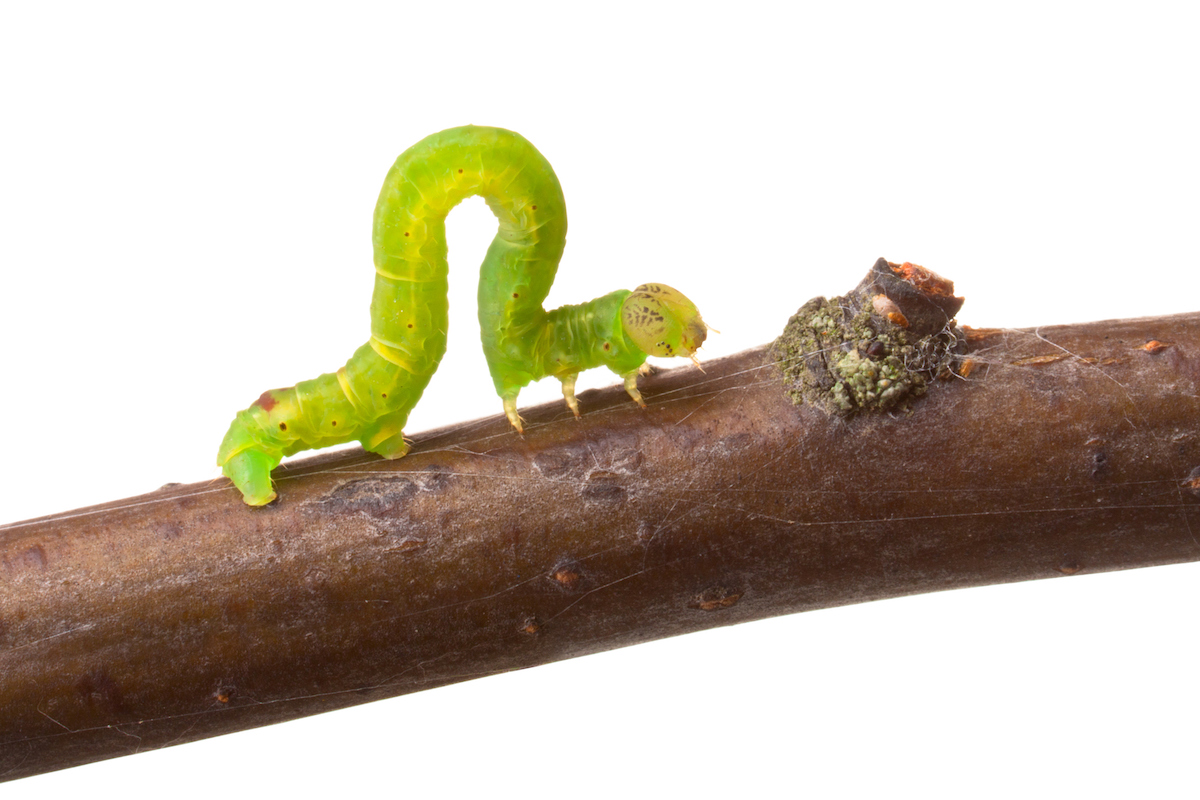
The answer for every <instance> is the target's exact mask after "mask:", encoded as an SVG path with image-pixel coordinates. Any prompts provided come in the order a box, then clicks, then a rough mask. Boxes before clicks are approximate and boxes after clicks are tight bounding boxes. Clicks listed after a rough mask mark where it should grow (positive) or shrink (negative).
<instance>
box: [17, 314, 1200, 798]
mask: <svg viewBox="0 0 1200 800" xmlns="http://www.w3.org/2000/svg"><path fill="white" fill-rule="evenodd" d="M889 296H890V295H889ZM893 299H894V298H893ZM898 302H899V301H898ZM860 305H861V303H860ZM901 305H903V303H901ZM876 310H878V311H880V312H881V313H883V314H884V315H885V316H886V315H887V314H889V313H891V306H888V305H886V304H883V305H878V304H877V306H876ZM950 313H951V314H952V313H953V312H950ZM902 316H903V315H902ZM959 333H960V334H962V340H963V344H962V346H961V347H960V348H959V350H960V352H958V353H957V354H956V355H955V360H954V362H953V364H952V365H950V367H948V368H947V369H945V370H943V371H942V374H941V377H940V379H934V380H932V381H931V382H930V384H929V385H928V387H927V390H926V392H925V394H924V396H922V397H919V398H916V399H915V400H913V401H912V402H910V403H908V404H907V410H905V409H904V408H894V409H892V410H890V411H889V412H885V413H861V414H855V415H853V416H849V417H847V416H839V415H831V414H829V413H828V412H827V411H825V410H821V409H818V408H815V407H813V406H812V405H795V404H793V402H792V400H791V399H789V385H788V381H787V380H785V379H784V378H783V377H782V373H781V371H780V369H779V367H778V366H777V365H775V364H774V363H772V357H771V356H770V355H769V353H770V352H771V350H770V349H769V348H766V347H764V348H760V349H756V350H751V351H747V352H744V353H741V354H739V355H737V356H733V357H730V358H727V359H723V360H720V361H716V362H711V363H707V364H705V370H706V372H705V373H704V374H702V373H700V372H698V371H696V370H695V369H692V368H683V369H677V370H672V371H669V372H665V373H662V374H659V375H656V376H653V377H650V378H648V379H645V380H644V381H643V392H644V394H645V395H646V398H647V400H648V402H649V403H650V408H649V410H648V411H642V410H640V409H638V408H637V407H636V406H634V405H633V404H632V403H630V402H628V399H627V398H626V397H624V392H623V390H622V389H621V388H620V387H614V388H613V389H611V390H605V391H601V392H589V393H586V394H584V395H583V396H581V400H582V401H583V404H584V408H585V414H584V416H583V419H582V421H581V422H578V423H577V422H575V421H574V420H572V419H570V418H569V415H568V414H567V413H566V412H565V410H564V409H562V408H561V407H560V406H558V405H555V406H547V407H541V408H538V409H534V410H531V411H529V412H527V413H526V415H525V416H526V418H527V420H528V422H529V425H528V428H527V433H526V435H525V437H524V438H523V439H522V438H519V437H517V436H516V435H515V434H513V433H512V432H511V431H510V430H509V429H508V426H507V423H506V422H505V421H504V420H503V419H502V418H493V419H490V420H486V421H483V422H480V423H477V424H472V425H466V426H460V427H457V428H455V429H450V430H446V431H441V432H434V433H432V434H429V435H427V436H423V437H420V438H418V440H417V444H416V446H415V448H414V451H413V453H412V454H411V455H409V456H408V457H406V458H404V459H402V460H399V461H395V462H387V461H383V460H380V459H378V458H376V457H374V456H367V455H364V454H363V453H362V452H361V451H353V452H347V453H338V454H333V455H326V456H318V457H316V458H312V459H308V460H306V461H303V462H295V463H294V464H292V465H290V466H288V467H286V468H285V469H284V470H283V471H282V472H281V473H278V474H277V477H278V478H279V488H280V494H281V500H280V501H279V502H277V503H276V504H273V505H271V506H269V507H266V508H263V509H250V508H247V507H245V506H244V505H242V503H241V501H240V499H239V497H238V495H237V492H236V491H235V490H233V489H232V488H231V487H229V486H228V484H226V483H225V482H221V483H220V484H213V485H207V484H205V485H192V486H175V487H172V488H166V489H163V490H161V491H159V492H156V493H153V494H150V495H145V496H142V497H138V498H132V499H130V500H125V501H121V502H116V503H111V504H108V505H105V506H99V507H96V508H91V509H84V510H81V511H77V512H71V513H67V514H62V515H59V516H56V517H51V518H47V519H43V520H38V521H32V522H28V523H19V524H16V525H12V526H6V527H3V528H0V709H3V713H0V779H12V778H17V777H21V776H25V775H31V774H36V773H40V772H46V771H50V770H54V769H59V768H62V767H67V766H71V765H75V764H82V763H86V762H90V761H95V760H99V759H104V758H110V757H113V756H118V755H123V754H126V753H129V752H132V751H133V750H134V749H135V748H136V749H140V750H146V749H151V748H154V747H158V746H165V745H168V744H177V743H181V742H186V741H191V740H195V739H200V738H204V737H208V736H214V735H218V734H222V733H228V732H231V731H236V730H240V729H244V728H248V727H254V726H259V725H265V724H268V723H273V722H279V721H283V720H287V719H293V718H296V717H300V716H305V715H309V714H315V713H319V712H322V711H328V710H331V709H335V708H340V707H343V706H348V705H353V704H357V703H363V702H367V701H370V700H375V699H380V698H384V697H390V696H393V695H397V694H403V693H406V692H411V691H416V690H420V689H427V688H431V687H434V686H439V685H443V684H446V683H451V682H454V681H460V680H465V679H467V678H473V677H478V676H483V675H488V674H492V673H496V672H502V671H505V670H511V669H518V668H522V667H528V666H532V665H536V664H542V663H546V662H549V661H554V660H557V659H562V658H570V657H574V656H579V655H584V654H587V653H594V652H597V651H601V650H606V649H610V648H615V647H623V646H626V645H630V644H636V643H639V642H643V641H647V640H650V639H656V638H660V637H665V636H673V635H676V634H681V633H687V632H690V631H695V630H700V629H704V628H711V627H714V626H719V625H730V624H735V623H738V622H744V621H747V620H753V619H759V618H762V617H769V616H774V615H779V614H790V613H794V612H797V611H805V610H808V609H815V608H825V607H829V606H836V605H842V604H847V603H858V602H863V601H867V600H876V599H880V598H885V597H893V596H897V595H904V594H912V593H917V592H928V591H935V590H941V589H952V588H958V587H966V586H977V585H981V584H989V583H999V582H1008V581H1019V580H1030V579H1034V578H1047V577H1062V576H1065V575H1075V574H1078V573H1081V572H1090V571H1101V570H1113V569H1123V568H1128V567H1140V566H1149V565H1154V564H1166V563H1172V562H1180V561H1191V560H1196V559H1197V558H1200V544H1198V539H1200V314H1189V315H1182V316H1176V317H1166V318H1156V319H1138V320H1124V321H1115V322H1111V321H1110V322H1098V323H1092V324H1086V325H1068V326H1059V327H1047V328H1040V329H1038V330H1037V331H1032V330H987V331H983V330H975V331H971V330H967V331H965V333H964V332H961V331H960V332H959ZM951 369H953V370H954V371H951ZM134 737H136V738H134Z"/></svg>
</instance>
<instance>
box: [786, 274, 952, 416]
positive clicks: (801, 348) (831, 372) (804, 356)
mask: <svg viewBox="0 0 1200 800" xmlns="http://www.w3.org/2000/svg"><path fill="white" fill-rule="evenodd" d="M961 351H962V338H961V336H960V335H959V332H958V331H957V329H956V328H954V327H953V326H951V325H948V326H947V327H946V328H944V329H942V330H941V331H938V332H937V333H935V334H932V335H930V336H925V337H921V338H918V337H914V336H913V335H912V334H911V333H910V332H908V331H906V330H905V329H904V328H901V327H900V326H898V325H895V324H894V323H892V322H890V321H888V320H887V319H884V318H883V317H881V316H879V315H877V314H874V313H872V309H871V305H870V303H869V302H867V303H856V302H854V299H853V298H843V297H835V298H833V299H830V300H827V299H826V298H824V297H817V298H814V299H812V300H810V301H808V302H807V303H805V304H804V306H803V307H802V308H801V309H800V310H799V311H797V312H796V314H795V315H794V316H793V317H792V318H791V319H790V320H788V324H787V327H786V328H784V331H783V333H782V335H780V337H779V338H778V339H776V340H775V343H774V344H773V345H772V346H771V355H772V356H773V358H774V360H775V362H776V363H777V364H778V365H779V368H780V370H781V371H782V372H783V376H784V381H785V386H786V391H787V394H788V396H789V397H790V398H791V399H792V402H794V403H797V404H800V403H812V404H813V405H817V406H820V407H821V408H824V409H826V410H827V411H829V412H830V413H832V414H837V415H839V416H844V417H849V416H852V415H854V414H857V413H860V412H882V411H891V410H895V409H907V408H908V407H909V404H910V403H911V402H912V401H913V400H914V399H916V398H917V397H920V396H921V395H923V394H924V393H925V391H926V389H927V387H928V385H929V383H930V382H931V381H932V380H934V379H935V378H937V377H939V376H941V375H945V374H948V373H949V371H950V370H951V369H952V368H953V366H954V362H955V359H956V358H957V355H958V353H960V352H961Z"/></svg>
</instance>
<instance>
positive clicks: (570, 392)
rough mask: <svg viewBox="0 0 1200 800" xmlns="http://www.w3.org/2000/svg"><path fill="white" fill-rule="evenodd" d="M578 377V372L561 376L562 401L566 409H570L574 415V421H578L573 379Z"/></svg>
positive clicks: (577, 404) (577, 405)
mask: <svg viewBox="0 0 1200 800" xmlns="http://www.w3.org/2000/svg"><path fill="white" fill-rule="evenodd" d="M578 377H579V373H578V372H573V373H571V374H569V375H563V376H561V378H560V380H562V393H563V399H564V400H566V401H567V408H569V409H571V413H572V414H574V415H575V419H579V401H578V400H576V399H575V379H576V378H578Z"/></svg>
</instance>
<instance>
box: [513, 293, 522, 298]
mask: <svg viewBox="0 0 1200 800" xmlns="http://www.w3.org/2000/svg"><path fill="white" fill-rule="evenodd" d="M520 296H521V295H519V294H517V293H516V292H513V297H514V298H517V297H520Z"/></svg>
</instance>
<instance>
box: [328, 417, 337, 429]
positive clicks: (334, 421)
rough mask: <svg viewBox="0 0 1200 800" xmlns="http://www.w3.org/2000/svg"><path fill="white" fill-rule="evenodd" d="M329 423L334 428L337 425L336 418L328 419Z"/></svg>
mask: <svg viewBox="0 0 1200 800" xmlns="http://www.w3.org/2000/svg"><path fill="white" fill-rule="evenodd" d="M329 424H330V425H332V426H333V427H335V428H336V427H337V420H336V419H331V420H330V421H329Z"/></svg>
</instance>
